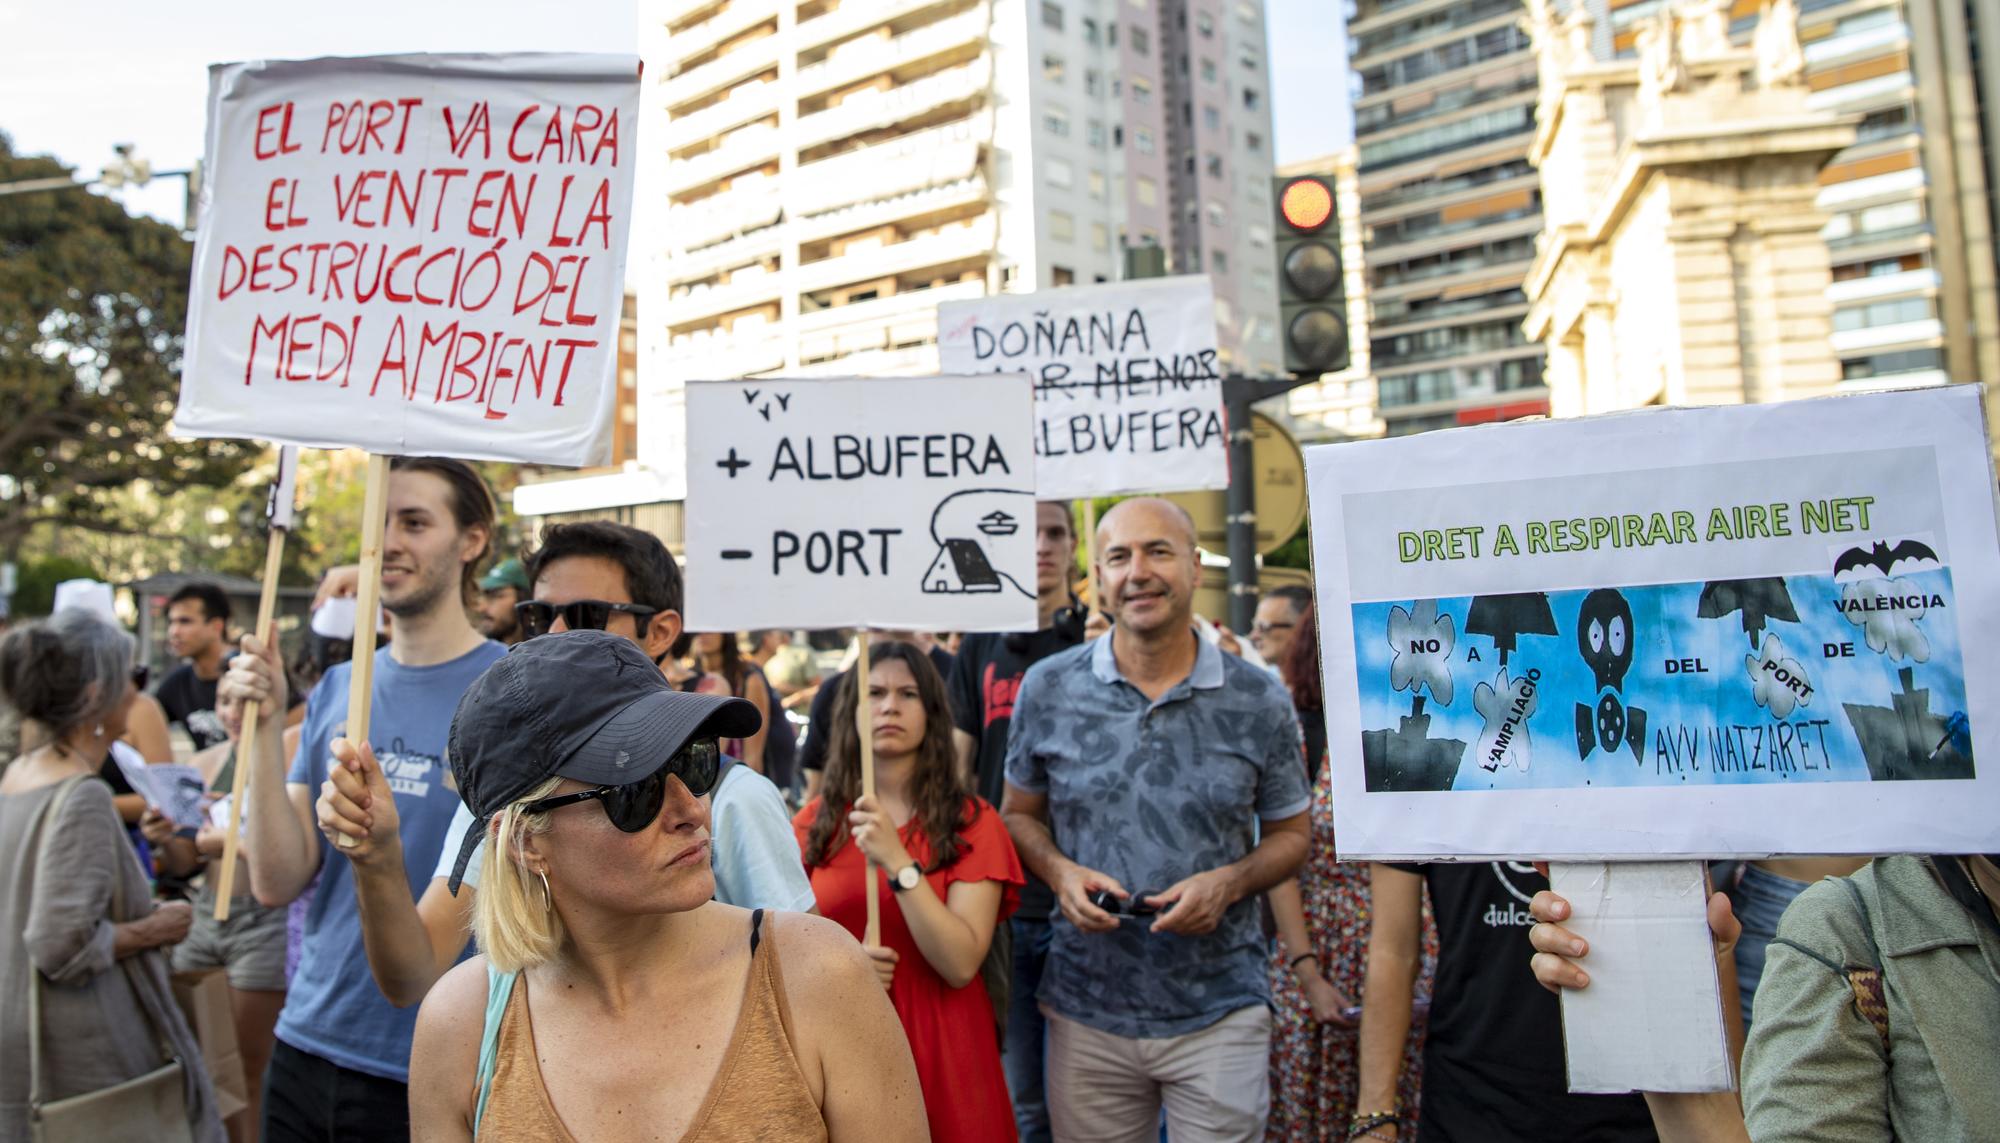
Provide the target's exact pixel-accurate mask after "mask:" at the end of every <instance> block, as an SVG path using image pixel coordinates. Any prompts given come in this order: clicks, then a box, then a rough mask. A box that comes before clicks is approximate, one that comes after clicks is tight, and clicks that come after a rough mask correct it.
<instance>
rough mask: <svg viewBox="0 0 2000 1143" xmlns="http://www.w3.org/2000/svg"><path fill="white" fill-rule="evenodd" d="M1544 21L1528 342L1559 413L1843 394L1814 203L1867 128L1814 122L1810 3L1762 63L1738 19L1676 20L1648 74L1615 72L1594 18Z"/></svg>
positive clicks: (1686, 12)
mask: <svg viewBox="0 0 2000 1143" xmlns="http://www.w3.org/2000/svg"><path fill="white" fill-rule="evenodd" d="M1528 11H1529V15H1528V20H1527V27H1528V32H1529V35H1530V36H1531V37H1532V39H1533V41H1534V45H1535V53H1536V56H1537V60H1538V63H1539V71H1540V84H1541V86H1540V99H1539V105H1538V108H1537V121H1538V125H1537V131H1536V135H1535V141H1534V144H1533V146H1532V148H1531V150H1530V152H1529V155H1530V160H1531V161H1532V162H1533V163H1534V164H1535V165H1536V166H1537V167H1538V168H1539V170H1540V175H1541V184H1542V200H1543V211H1544V218H1545V227H1544V230H1543V234H1542V236H1541V238H1540V239H1539V241H1538V242H1537V249H1536V256H1535V260H1534V264H1533V266H1532V267H1531V268H1530V270H1529V273H1528V279H1527V283H1526V287H1525V289H1526V293H1527V296H1528V300H1529V303H1530V304H1529V310H1528V315H1527V317H1526V318H1525V319H1524V321H1523V323H1522V328H1523V329H1524V330H1525V331H1526V333H1527V336H1528V337H1529V339H1531V340H1533V341H1538V342H1541V343H1543V344H1544V345H1545V346H1546V347H1547V350H1548V364H1547V368H1546V381H1547V385H1548V388H1549V404H1550V412H1551V413H1552V414H1553V415H1555V416H1576V415H1580V414H1584V413H1596V412H1604V411H1607V410H1612V409H1626V408H1634V407H1637V406H1640V405H1647V404H1725V403H1735V402H1743V401H1772V400H1782V399H1786V398H1792V397H1807V396H1816V395H1819V394H1822V393H1827V392H1831V391H1833V390H1834V388H1835V387H1836V386H1837V385H1838V384H1839V383H1840V381H1841V366H1840V362H1839V360H1838V358H1837V357H1836V355H1835V353H1834V350H1833V346H1832V341H1831V333H1832V305H1831V304H1830V303H1829V301H1828V299H1827V287H1828V285H1829V283H1830V282H1831V273H1830V269H1829V260H1828V255H1827V245H1826V240H1825V238H1824V237H1823V235H1822V233H1821V231H1822V229H1823V228H1824V227H1825V226H1826V223H1827V217H1828V216H1827V214H1826V213H1825V212H1824V211H1822V210H1821V209H1820V208H1819V207H1818V206H1817V205H1815V201H1814V200H1815V196H1816V195H1817V193H1818V192H1819V189H1820V186H1819V178H1820V171H1821V168H1823V167H1824V166H1825V165H1826V163H1827V161H1828V160H1829V159H1831V158H1832V157H1833V156H1834V155H1835V154H1836V153H1837V152H1839V151H1840V150H1842V149H1843V148H1845V147H1847V146H1848V145H1849V144H1851V143H1852V142H1853V141H1854V137H1855V124H1856V123H1857V122H1858V121H1859V116H1852V115H1850V116H1841V115H1837V114H1834V113H1831V112H1827V111H1815V110H1812V109H1810V108H1809V107H1808V101H1807V97H1808V95H1809V91H1810V89H1809V88H1808V86H1807V83H1806V77H1805V59H1804V56H1803V53H1802V52H1801V50H1800V46H1799V39H1798V18H1797V10H1796V9H1795V8H1794V7H1793V4H1792V0H1773V2H1772V3H1771V4H1770V5H1769V6H1768V7H1767V8H1766V9H1765V11H1764V13H1763V16H1762V18H1761V19H1760V20H1759V21H1758V24H1757V31H1756V36H1755V39H1754V42H1753V43H1752V45H1750V46H1749V47H1739V46H1736V45H1733V44H1732V43H1731V42H1730V38H1729V22H1730V15H1729V12H1730V4H1729V0H1696V2H1694V3H1681V4H1676V3H1672V2H1671V0H1670V3H1669V4H1668V5H1666V6H1664V7H1663V8H1662V9H1661V10H1660V11H1659V12H1658V13H1657V14H1655V15H1654V16H1652V17H1651V18H1649V19H1648V20H1647V21H1646V22H1645V23H1644V24H1643V25H1642V26H1641V27H1640V28H1639V29H1638V35H1637V47H1638V52H1637V57H1638V58H1637V59H1623V60H1612V61H1603V60H1599V59H1597V58H1596V57H1595V55H1594V54H1593V52H1592V41H1593V37H1594V35H1595V31H1596V30H1595V29H1594V27H1593V21H1592V17H1591V15H1590V14H1589V11H1588V10H1587V8H1586V7H1585V6H1584V5H1582V4H1575V5H1572V6H1571V7H1570V8H1569V9H1568V11H1567V12H1566V13H1564V14H1562V15H1560V16H1558V15H1557V14H1556V12H1555V11H1554V10H1552V9H1551V8H1550V7H1549V6H1548V5H1547V3H1545V2H1544V0H1529V4H1528Z"/></svg>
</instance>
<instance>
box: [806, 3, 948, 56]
mask: <svg viewBox="0 0 2000 1143" xmlns="http://www.w3.org/2000/svg"><path fill="white" fill-rule="evenodd" d="M968 7H969V5H968V4H967V0H845V2H843V3H833V2H829V0H813V2H812V3H807V4H802V5H800V6H799V10H798V11H799V22H798V23H797V25H795V26H794V27H793V29H792V43H793V45H794V46H796V47H797V48H798V49H799V50H800V51H802V52H810V51H812V50H813V49H815V48H818V47H819V46H820V45H822V44H828V43H832V42H835V41H838V40H844V39H846V38H847V37H849V36H855V35H859V34H861V33H863V32H870V31H874V30H875V29H877V28H879V27H881V26H882V25H884V24H903V25H908V24H922V23H929V22H935V21H936V20H937V19H938V18H939V17H941V16H946V15H950V14H953V13H956V12H960V11H963V10H965V9H966V8H968Z"/></svg>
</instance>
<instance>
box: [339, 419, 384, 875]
mask: <svg viewBox="0 0 2000 1143" xmlns="http://www.w3.org/2000/svg"><path fill="white" fill-rule="evenodd" d="M388 522H389V458H388V457H386V456H383V455H382V454H380V453H370V454H368V487H367V490H366V491H365V492H364V493H363V494H362V498H361V587H360V590H359V591H358V592H357V593H356V595H357V598H356V600H355V606H354V666H353V671H352V673H351V674H349V675H348V676H347V734H346V738H347V740H348V741H349V742H352V743H354V744H355V746H356V747H357V748H358V747H359V746H360V745H361V744H362V743H364V742H367V741H368V704H369V700H370V699H371V698H373V697H374V693H375V630H376V628H377V627H379V626H381V616H382V536H383V533H384V532H385V531H386V530H387V526H388ZM334 844H336V845H338V846H339V847H340V848H342V849H353V848H354V847H355V846H356V845H358V844H360V843H359V842H357V841H355V840H354V839H353V838H351V837H349V836H347V835H346V834H340V835H339V837H338V839H337V840H336V841H335V842H334Z"/></svg>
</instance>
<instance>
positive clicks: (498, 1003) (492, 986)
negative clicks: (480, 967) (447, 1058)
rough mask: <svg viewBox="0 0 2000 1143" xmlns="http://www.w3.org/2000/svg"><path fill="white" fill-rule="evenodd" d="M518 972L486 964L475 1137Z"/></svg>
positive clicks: (497, 1057) (497, 1058)
mask: <svg viewBox="0 0 2000 1143" xmlns="http://www.w3.org/2000/svg"><path fill="white" fill-rule="evenodd" d="M520 976H521V974H520V973H518V972H501V971H499V970H498V969H495V968H494V967H493V966H492V965H490V964H489V965H487V966H486V1027H485V1029H484V1030H482V1031H481V1032H480V1033H479V1105H478V1107H477V1108H476V1109H475V1110H474V1111H473V1118H472V1136H473V1138H475V1139H476V1138H478V1137H479V1125H480V1124H481V1123H482V1122H484V1121H485V1119H486V1097H487V1096H488V1095H490V1094H492V1091H493V1073H494V1072H495V1071H496V1070H498V1069H499V1067H500V1021H501V1020H502V1019H503V1018H504V1017H505V1016H506V1014H507V1001H508V999H509V998H511V997H512V996H513V995H514V982H515V981H516V980H518V979H520Z"/></svg>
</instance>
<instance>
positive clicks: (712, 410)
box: [686, 375, 1036, 631]
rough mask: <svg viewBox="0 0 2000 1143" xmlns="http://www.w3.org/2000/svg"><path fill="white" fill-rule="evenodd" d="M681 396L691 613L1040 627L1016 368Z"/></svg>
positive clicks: (703, 384) (744, 624)
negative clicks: (685, 431) (683, 399)
mask: <svg viewBox="0 0 2000 1143" xmlns="http://www.w3.org/2000/svg"><path fill="white" fill-rule="evenodd" d="M687 409H688V434H687V437H688V472H687V483H688V499H687V553H686V563H687V579H688V606H687V623H688V627H689V629H690V630H695V631H740V630H744V629H747V628H753V627H851V626H875V627H893V628H910V629H915V630H920V631H1029V630H1033V629H1034V626H1035V620H1036V610H1035V539H1034V530H1035V529H1034V522H1035V471H1034V449H1033V445H1032V444H1031V443H1030V435H1029V434H1030V432H1031V430H1032V427H1033V416H1034V412H1033V394H1032V393H1031V391H1030V390H1029V387H1028V381H1027V379H1026V378H1025V377H1023V376H1020V375H1014V376H997V377H996V376H981V377H884V378H843V379H814V380H801V381H781V380H760V381H699V382H694V383H691V384H690V385H689V386H688V390H687Z"/></svg>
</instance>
